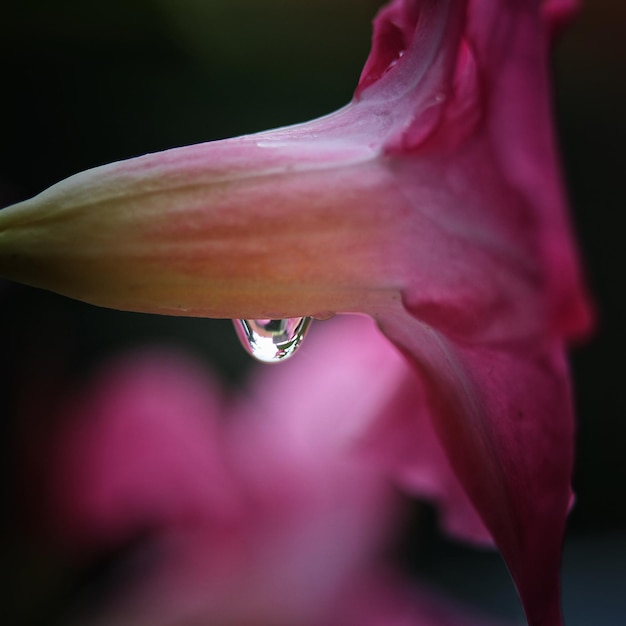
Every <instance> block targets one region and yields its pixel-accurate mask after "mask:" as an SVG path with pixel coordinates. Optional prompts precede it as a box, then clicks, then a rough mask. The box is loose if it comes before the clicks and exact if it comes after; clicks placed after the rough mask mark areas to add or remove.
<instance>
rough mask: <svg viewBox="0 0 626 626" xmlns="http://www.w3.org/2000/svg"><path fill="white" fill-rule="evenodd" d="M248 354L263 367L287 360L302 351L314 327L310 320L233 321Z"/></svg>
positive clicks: (302, 318) (307, 318)
mask: <svg viewBox="0 0 626 626" xmlns="http://www.w3.org/2000/svg"><path fill="white" fill-rule="evenodd" d="M233 323H234V325H235V331H236V332H237V336H238V337H239V340H240V341H241V344H242V345H243V347H244V348H245V349H246V351H247V352H248V353H249V354H251V355H252V356H253V357H254V358H255V359H257V360H259V361H262V362H263V363H277V362H279V361H284V360H285V359H288V358H289V357H290V356H291V355H292V354H294V353H295V351H296V350H297V349H298V348H299V347H300V345H301V344H302V341H303V340H304V337H305V335H306V333H307V331H308V329H309V326H310V325H311V318H310V317H287V318H284V319H261V320H233Z"/></svg>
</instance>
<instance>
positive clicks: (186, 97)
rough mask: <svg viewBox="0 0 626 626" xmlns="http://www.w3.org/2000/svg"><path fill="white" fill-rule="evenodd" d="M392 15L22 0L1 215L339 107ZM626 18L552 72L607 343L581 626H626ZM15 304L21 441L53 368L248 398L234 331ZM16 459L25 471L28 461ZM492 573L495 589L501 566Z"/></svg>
mask: <svg viewBox="0 0 626 626" xmlns="http://www.w3.org/2000/svg"><path fill="white" fill-rule="evenodd" d="M380 4H381V2H379V1H377V0H358V1H357V0H316V1H315V2H313V1H312V0H311V1H306V0H301V1H294V0H266V1H263V2H261V1H260V0H212V1H208V0H206V1H203V0H110V1H109V2H106V3H86V2H80V1H78V0H58V1H50V0H24V1H22V2H19V3H17V2H13V3H11V4H9V5H8V6H6V7H4V9H3V18H2V20H1V21H0V60H1V63H2V74H1V83H0V84H1V88H0V89H1V94H2V95H1V96H0V114H1V115H0V120H1V122H0V123H1V125H2V133H1V143H0V146H1V147H0V206H3V205H6V204H10V203H11V202H14V201H17V200H20V199H24V198H27V197H29V196H32V195H34V194H35V193H37V192H39V191H41V190H43V189H44V188H45V187H47V186H49V185H50V184H52V183H54V182H56V181H58V180H60V179H62V178H65V177H67V176H69V175H70V174H73V173H75V172H77V171H80V170H83V169H86V168H88V167H91V166H95V165H99V164H102V163H105V162H108V161H113V160H118V159H124V158H128V157H132V156H136V155H139V154H143V153H146V152H150V151H156V150H162V149H165V148H169V147H173V146H177V145H183V144H188V143H196V142H200V141H206V140H211V139H218V138H223V137H228V136H232V135H237V134H241V133H246V132H252V131H257V130H262V129H266V128H271V127H274V126H279V125H285V124H289V123H293V122H298V121H304V120H306V119H309V118H312V117H315V116H318V115H322V114H324V113H327V112H330V111H331V110H333V109H336V108H338V107H339V106H342V105H343V104H345V103H346V102H347V101H348V100H349V99H350V97H351V94H352V91H353V89H354V86H355V84H356V81H357V78H358V75H359V73H360V70H361V67H362V64H363V61H364V59H365V57H366V55H367V52H368V49H369V40H370V34H371V31H370V20H371V17H372V16H373V14H374V13H375V11H376V9H377V7H378V6H379V5H380ZM625 7H626V5H625V4H624V3H622V2H619V1H617V0H590V1H589V2H588V6H587V7H586V8H585V9H584V11H583V12H582V14H581V16H580V18H579V19H578V21H577V22H576V23H575V24H574V25H573V26H572V27H571V28H570V29H569V30H568V31H567V32H566V33H565V34H564V36H563V37H562V39H561V41H560V42H559V45H558V47H557V49H556V55H555V59H554V71H555V86H556V93H555V105H556V113H557V123H558V131H559V136H560V140H561V145H562V150H563V158H564V166H565V173H566V177H567V181H568V186H569V190H570V195H571V200H572V205H573V219H574V223H575V227H576V231H577V233H578V237H579V241H580V244H581V248H582V251H583V256H584V258H585V263H586V268H587V271H588V278H589V284H590V286H591V291H592V293H593V294H594V297H595V298H596V306H597V315H598V326H597V332H596V334H595V336H594V337H593V339H592V340H591V341H590V342H589V343H588V344H587V345H584V346H580V347H578V348H577V349H576V350H575V351H574V352H573V357H572V361H573V369H574V377H575V382H576V394H577V405H578V414H579V435H578V465H577V470H576V477H575V489H576V492H577V495H578V501H577V506H576V508H575V510H574V513H573V515H572V518H571V524H570V529H571V530H570V537H569V541H568V550H567V552H566V559H565V576H564V581H565V582H564V588H565V603H566V608H567V609H568V611H567V612H568V616H569V621H568V623H569V624H572V625H576V624H581V625H582V624H590V623H594V624H622V623H626V605H625V600H624V598H622V593H623V591H624V590H625V589H626V564H625V563H624V559H626V486H625V485H626V458H625V455H624V452H623V447H624V444H625V442H626V411H625V408H626V401H625V394H624V389H625V388H626V381H624V380H623V379H622V376H623V372H624V370H625V369H626V368H625V367H624V354H625V350H626V345H625V337H624V332H623V320H624V318H625V316H626V306H625V303H626V297H625V289H624V285H625V282H626V281H625V279H624V270H625V269H626V263H625V261H626V253H625V251H626V243H625V242H624V232H625V231H624V226H625V220H624V210H625V209H626V203H625V199H626V193H625V192H624V184H625V182H626V171H625V165H626V159H625V158H624V150H625V146H626V120H625V113H626V43H625V41H626V37H625V36H624V26H625V25H626V8H625ZM5 293H6V294H7V297H8V303H5V304H3V307H4V308H3V310H2V312H1V313H0V322H1V323H2V325H3V332H4V338H3V339H2V340H1V342H0V344H1V345H0V347H1V348H2V353H3V355H4V356H3V362H4V363H3V365H2V366H1V368H2V372H3V374H4V376H3V382H2V389H3V393H4V396H3V397H4V401H3V403H2V404H3V406H4V410H5V412H6V419H5V420H4V426H3V428H4V429H5V431H6V434H7V435H8V437H6V438H5V440H6V441H8V442H11V441H14V440H15V439H16V437H17V438H18V439H19V435H20V433H22V432H23V429H24V427H23V425H18V424H15V423H13V422H12V421H11V416H12V415H15V413H16V405H17V404H19V402H20V401H19V400H18V399H16V398H17V395H18V394H16V389H17V388H21V387H20V386H22V387H24V386H27V385H30V386H31V387H32V386H36V385H43V386H44V387H43V388H44V389H45V390H47V391H50V390H53V389H55V385H54V381H53V382H50V378H51V372H54V376H52V378H53V379H54V378H55V376H56V377H57V378H58V379H59V380H60V379H61V378H63V379H64V380H66V379H68V378H69V379H71V380H74V381H76V382H78V381H79V379H80V378H82V377H84V376H86V375H87V374H88V373H89V372H90V370H91V369H92V368H93V367H95V366H96V365H97V364H98V363H100V362H101V361H102V359H104V358H106V357H108V356H111V355H113V354H116V353H118V352H120V351H123V350H125V349H126V348H128V347H130V346H134V345H141V344H144V343H153V342H159V343H174V344H176V345H182V346H184V347H185V348H186V349H188V350H190V351H192V352H194V353H195V354H199V355H200V356H201V357H202V358H204V359H206V360H207V361H209V362H211V363H212V364H213V365H214V366H215V367H216V368H218V369H219V370H220V372H221V373H222V374H223V376H224V378H225V380H226V381H228V382H230V383H233V384H236V383H237V381H238V380H240V379H241V377H242V376H244V375H245V373H246V370H247V368H249V367H250V366H251V365H250V362H249V361H248V359H247V358H246V357H245V355H244V354H243V352H242V351H241V350H240V349H239V346H238V345H237V342H236V339H235V337H234V334H233V333H232V332H231V329H230V326H229V322H224V321H213V320H187V319H173V318H162V317H156V316H145V315H137V314H127V313H121V312H116V311H106V310H102V309H96V308H93V307H89V306H87V305H83V304H80V303H75V302H70V301H68V300H65V299H64V298H61V297H58V296H54V295H51V294H46V293H42V292H39V291H36V290H31V289H27V288H24V287H18V286H8V287H7V288H6V289H5ZM25 381H26V382H25ZM45 381H47V382H45ZM59 384H60V383H59ZM50 392H51V393H54V391H50ZM59 393H60V392H59ZM35 395H36V394H35ZM43 395H45V394H43ZM42 397H43V396H42ZM33 402H34V403H36V400H33ZM5 448H6V454H5V459H7V463H6V465H7V472H8V473H9V474H10V473H11V471H12V468H14V466H15V463H16V459H15V458H14V457H15V448H14V447H12V445H11V443H8V444H7V445H5ZM13 495H16V494H13ZM17 495H18V496H19V495H20V494H17ZM435 543H436V544H437V546H438V548H437V550H436V551H435V549H434V548H433V551H432V552H429V551H428V550H426V551H425V553H424V554H422V555H421V558H422V562H423V563H425V566H424V567H425V569H427V570H429V575H430V576H432V578H433V579H434V580H436V581H440V582H441V583H442V584H444V585H448V584H449V585H451V586H452V587H455V588H456V590H457V594H458V595H459V596H460V597H463V598H466V599H470V600H471V601H476V602H478V603H482V604H484V605H491V606H492V607H495V609H494V610H495V611H496V613H501V614H516V610H517V609H516V608H513V609H509V606H510V605H512V604H514V601H513V600H511V594H510V589H506V590H501V589H502V588H501V583H500V582H492V584H493V585H494V586H492V587H491V588H490V589H488V590H487V591H485V590H484V588H483V587H484V585H482V586H480V585H479V584H476V585H475V586H476V589H474V588H473V585H472V584H471V580H470V579H469V578H468V577H467V575H465V578H464V577H463V576H464V574H463V571H464V569H463V568H462V567H461V568H459V567H458V563H459V562H464V561H467V562H469V561H471V560H472V559H477V560H478V561H480V562H482V561H481V560H482V559H485V558H486V557H485V556H484V555H479V554H472V553H469V552H467V553H466V552H464V551H462V550H459V549H457V548H455V547H454V546H448V545H447V544H441V545H440V544H439V543H437V542H435ZM35 560H36V559H35ZM483 565H484V571H485V572H490V571H492V570H493V572H495V573H494V574H493V576H494V577H495V579H497V581H499V579H500V574H501V570H500V569H498V568H499V567H500V566H499V565H494V564H493V562H492V561H491V560H488V561H487V560H486V561H485V562H484V564H483ZM453 569H454V571H452V570H453ZM457 570H458V571H457ZM468 571H471V568H470V570H468ZM487 575H488V574H485V576H487ZM30 582H31V581H30V580H29V584H30ZM481 582H482V581H481ZM33 584H35V583H33ZM498 585H500V586H498ZM33 589H37V587H36V586H35V587H33ZM481 589H482V590H481ZM620 590H621V591H620ZM620 614H621V615H622V617H620Z"/></svg>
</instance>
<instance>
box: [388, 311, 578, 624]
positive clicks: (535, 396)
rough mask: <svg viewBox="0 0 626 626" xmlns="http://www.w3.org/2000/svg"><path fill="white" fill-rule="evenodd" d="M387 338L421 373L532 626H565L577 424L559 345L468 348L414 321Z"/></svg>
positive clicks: (448, 446)
mask: <svg viewBox="0 0 626 626" xmlns="http://www.w3.org/2000/svg"><path fill="white" fill-rule="evenodd" d="M398 322H399V320H396V321H395V323H394V324H393V325H389V326H388V327H387V328H386V330H387V333H388V335H389V336H390V337H391V338H393V339H394V340H395V341H396V342H397V343H398V345H400V346H402V347H403V349H404V350H405V351H406V352H407V353H408V354H409V356H410V358H411V359H412V360H413V361H414V363H415V364H416V366H417V367H418V370H419V372H420V373H421V375H422V377H423V379H424V381H425V387H426V389H427V393H428V403H429V406H430V409H431V417H432V419H433V421H434V426H435V430H436V431H437V433H438V435H439V437H440V440H441V442H442V444H443V446H444V448H445V450H446V452H447V455H448V458H449V460H450V463H451V465H452V467H453V468H454V471H455V472H456V475H457V476H458V478H459V480H460V482H461V484H462V485H463V487H464V488H465V490H466V492H467V494H468V496H469V497H470V499H471V501H472V503H473V505H474V506H475V507H476V509H477V510H478V512H479V514H480V516H481V517H482V520H483V521H484V523H485V525H486V526H487V528H488V529H489V531H490V532H491V534H492V536H493V538H494V540H495V542H496V544H497V545H498V547H499V548H500V550H501V552H502V554H503V556H504V558H505V560H506V562H507V564H508V566H509V568H510V570H511V573H512V575H513V578H514V580H515V583H516V585H517V587H518V590H519V593H520V596H521V599H522V602H523V604H524V607H525V610H526V613H527V616H528V620H529V624H532V625H537V626H540V625H555V624H560V623H561V622H560V608H559V583H558V580H559V564H560V552H561V547H562V538H563V531H564V525H565V518H566V515H567V511H568V506H569V502H570V486H569V485H570V480H571V472H572V450H573V442H572V435H573V420H572V413H571V401H570V390H569V384H568V378H567V367H566V365H565V362H564V359H563V352H562V348H561V346H560V345H559V344H558V342H554V341H549V340H546V341H544V342H528V343H526V342H522V343H519V344H517V345H509V346H502V347H489V346H480V345H470V344H465V345H464V344H462V343H460V342H454V341H451V340H449V339H447V338H446V337H445V336H444V335H442V334H441V333H439V332H437V331H436V330H434V329H432V328H429V327H427V326H423V325H421V324H419V323H417V322H413V323H411V322H410V320H405V324H404V329H403V330H401V326H402V325H401V324H400V323H398Z"/></svg>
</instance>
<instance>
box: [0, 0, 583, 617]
mask: <svg viewBox="0 0 626 626" xmlns="http://www.w3.org/2000/svg"><path fill="white" fill-rule="evenodd" d="M572 5H573V3H572V2H567V1H563V0H545V1H541V0H439V1H435V0H394V1H393V2H391V3H390V4H389V5H388V6H386V7H385V8H384V9H383V10H382V11H381V12H380V14H379V15H378V17H377V18H376V22H375V31H374V41H373V47H372V52H371V54H370V57H369V59H368V60H367V63H366V65H365V69H364V70H363V73H362V75H361V79H360V81H359V85H358V87H357V90H356V94H355V96H354V99H353V100H352V102H351V103H350V104H348V105H347V106H346V107H345V108H343V109H341V110H340V111H337V112H336V113H334V114H331V115H329V116H326V117H324V118H321V119H318V120H314V121H312V122H308V123H305V124H301V125H297V126H293V127H288V128H282V129H278V130H274V131H269V132H265V133H259V134H256V135H250V136H245V137H240V138H236V139H229V140H225V141H220V142H215V143H209V144H201V145H196V146H190V147H185V148H180V149H175V150H170V151H166V152H163V153H159V154H153V155H147V156H144V157H141V158H138V159H132V160H130V161H125V162H121V163H113V164H110V165H106V166H104V167H101V168H96V169H94V170H90V171H88V172H84V173H81V174H78V175H76V176H74V177H71V178H69V179H68V180H66V181H63V182H61V183H59V184H57V185H55V186H53V187H51V188H50V189H48V190H47V191H45V192H43V193H42V194H40V195H39V196H37V197H36V198H33V199H32V200H29V201H27V202H24V203H21V204H18V205H15V206H13V207H10V208H8V209H6V210H5V211H3V212H2V213H0V272H2V273H3V274H4V275H6V276H7V277H10V278H13V279H16V280H21V281H23V282H26V283H29V284H33V285H36V286H41V287H45V288H48V289H53V290H56V291H59V292H60V293H64V294H66V295H70V296H73V297H76V298H80V299H83V300H86V301H88V302H93V303H95V304H100V305H104V306H111V307H115V308H122V309H129V310H141V311H150V312H160V313H171V314H178V315H198V316H209V317H234V318H253V319H254V318H277V317H296V316H304V315H315V314H319V313H326V312H363V313H367V314H369V315H371V316H372V317H374V318H375V320H376V321H377V322H378V324H379V326H380V328H381V329H382V331H383V332H384V333H385V334H386V336H387V337H388V338H389V339H390V340H391V341H392V342H393V343H395V344H396V345H397V346H398V347H399V348H400V349H401V350H402V351H403V353H404V354H405V355H406V357H407V358H408V359H409V361H410V362H411V363H412V364H413V365H414V367H415V372H416V376H417V379H419V382H416V383H415V384H416V385H420V388H421V389H423V399H422V400H421V401H420V402H419V403H417V404H416V406H415V407H414V412H413V413H412V414H411V413H403V414H401V416H400V417H398V418H397V419H398V420H400V419H401V420H402V433H403V436H402V437H400V440H403V441H411V440H414V439H415V440H417V441H419V439H418V428H419V421H420V419H421V417H420V416H421V415H422V413H423V412H425V411H426V412H427V413H428V415H429V418H430V419H431V420H432V423H433V426H434V430H435V432H436V439H437V441H438V444H439V445H441V447H442V449H443V450H444V451H445V454H446V456H447V458H448V459H449V462H450V465H451V468H452V473H453V475H454V476H455V477H456V479H458V481H459V483H460V485H461V487H462V491H463V492H464V494H466V496H467V497H468V499H469V501H470V502H471V503H472V506H473V508H474V509H475V510H476V511H477V512H478V515H479V517H480V519H481V520H482V522H481V523H482V524H484V526H485V527H486V528H487V529H488V530H489V532H490V534H491V535H492V536H493V538H494V540H495V542H496V544H497V545H498V546H499V548H500V550H501V551H502V554H503V556H504V558H505V560H506V561H507V563H508V565H509V568H510V570H511V573H512V576H513V578H514V580H515V582H516V585H517V587H518V590H519V593H520V595H521V598H522V601H523V603H524V606H525V610H526V613H527V616H528V620H529V623H530V624H531V625H532V626H546V625H550V626H552V625H557V624H560V623H561V616H560V608H559V599H558V598H559V593H558V570H559V560H560V550H561V543H562V538H563V531H564V524H565V518H566V515H567V510H568V507H569V503H570V498H571V494H570V487H569V485H570V475H571V471H572V431H573V420H572V408H571V397H570V389H569V381H568V373H567V364H566V361H565V355H564V347H565V343H566V342H567V341H568V340H570V339H572V338H573V337H576V336H579V335H581V334H583V333H584V332H586V330H587V329H588V327H589V318H590V315H589V311H588V308H587V304H586V298H585V293H584V291H583V288H582V285H581V279H580V270H579V267H578V263H577V259H576V253H575V250H574V247H573V243H572V240H571V235H570V229H569V226H568V221H567V215H566V205H565V202H564V198H563V191H562V188H561V182H560V176H559V171H558V163H557V155H556V151H555V146H554V140H553V132H552V128H551V122H550V106H549V98H548V78H547V54H548V48H549V34H550V32H551V31H552V30H554V28H555V27H556V26H558V25H559V24H560V23H561V22H562V20H563V18H564V16H565V15H566V14H567V13H569V12H571V9H572ZM381 429H382V426H381ZM387 434H388V433H387V431H386V430H384V429H382V430H381V437H383V436H385V437H386V436H387ZM420 463H421V461H420V458H419V457H418V455H417V454H414V453H413V452H412V451H410V450H409V451H405V453H404V454H402V455H399V456H398V457H397V463H396V464H395V468H394V471H395V472H396V475H397V477H398V479H399V480H401V481H402V482H403V484H404V485H405V487H407V488H409V489H411V488H413V489H415V490H417V489H418V488H419V487H420V486H421V485H420V481H419V480H418V479H417V478H416V476H418V475H419V472H417V470H416V467H417V466H418V465H419V464H420Z"/></svg>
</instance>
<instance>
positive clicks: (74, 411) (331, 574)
mask: <svg viewBox="0 0 626 626" xmlns="http://www.w3.org/2000/svg"><path fill="white" fill-rule="evenodd" d="M316 331H317V333H316V332H315V331H314V332H313V337H312V338H311V341H310V344H311V345H310V350H309V351H308V353H307V355H306V358H303V359H301V360H297V361H293V362H291V363H289V364H286V365H285V366H284V367H281V368H268V369H267V370H265V371H262V372H260V374H259V375H258V376H257V377H256V378H255V379H254V381H253V385H252V386H251V388H250V389H249V390H248V393H247V395H245V396H239V397H238V399H237V402H232V403H228V402H227V401H226V398H224V397H220V396H221V394H220V393H219V391H218V389H217V388H216V387H215V386H214V384H213V383H212V380H211V379H210V378H209V377H208V376H207V374H206V373H205V372H204V371H202V370H201V368H199V367H198V366H196V365H194V364H193V363H190V362H188V361H187V360H185V359H183V358H181V357H176V356H174V355H168V354H164V353H147V354H144V355H141V356H135V357H133V358H128V359H127V360H126V361H125V362H122V363H118V364H114V365H113V366H111V367H109V368H108V370H106V371H105V372H104V373H103V374H102V375H101V376H100V377H99V378H98V379H96V381H95V382H94V384H93V385H92V386H91V388H89V389H87V390H86V391H85V393H84V394H83V396H82V397H81V398H78V399H76V400H75V401H74V402H73V404H72V406H71V407H70V408H69V409H68V412H67V413H65V417H64V421H63V428H62V430H61V431H59V432H58V433H57V442H56V445H55V446H54V448H53V449H55V453H54V454H53V458H52V459H51V461H52V463H51V467H53V468H55V469H54V470H53V475H52V477H51V479H50V483H49V488H50V491H51V494H52V499H51V504H52V508H51V512H52V513H53V515H54V518H55V520H56V523H55V527H56V531H55V536H56V538H57V540H58V539H63V543H64V544H65V545H66V546H67V547H68V548H71V549H72V550H73V551H74V552H75V553H77V555H78V556H79V557H80V558H84V555H85V554H89V553H90V552H93V551H94V550H95V551H97V550H102V549H106V548H109V549H111V548H115V547H116V546H119V545H124V544H125V543H127V542H128V541H129V539H130V538H133V537H136V536H138V535H139V536H140V535H141V533H144V536H147V537H148V539H147V541H145V542H144V548H143V551H141V554H142V557H143V558H142V559H141V560H139V565H135V567H136V569H135V571H134V572H133V571H132V570H131V571H130V575H129V574H128V573H127V575H126V576H125V577H124V578H123V580H124V581H125V584H124V587H123V588H122V589H119V590H118V593H117V594H116V595H115V596H114V597H113V601H112V602H111V604H110V605H109V606H107V607H105V608H104V610H103V611H102V612H98V611H96V613H95V614H93V612H92V614H87V615H84V616H80V620H79V621H80V623H81V624H86V623H89V624H92V623H93V624H101V623H108V624H116V625H120V626H122V625H124V624H133V626H140V625H142V624H150V625H152V626H159V625H174V624H196V623H197V624H200V623H202V624H229V625H231V624H233V625H234V624H237V625H239V624H272V625H273V626H279V625H282V624H284V625H285V626H287V625H289V626H294V625H300V624H301V625H309V624H310V625H322V624H323V625H328V626H330V625H331V624H333V625H334V624H337V626H339V625H341V626H350V625H352V624H353V625H354V626H365V625H366V624H367V625H369V624H371V625H372V626H377V625H380V626H383V625H384V626H393V625H394V624H398V625H401V624H420V625H422V626H424V625H428V624H433V625H435V624H437V625H441V624H444V623H445V624H451V625H452V624H454V625H455V626H460V625H467V626H471V625H472V624H476V625H477V624H478V623H480V624H483V625H484V624H485V622H484V621H481V622H478V621H475V620H473V619H472V618H471V617H469V616H465V615H463V614H462V613H460V612H457V611H456V610H455V609H454V608H452V607H451V606H450V605H448V604H445V603H443V602H442V601H441V600H438V599H437V598H436V597H435V596H433V595H432V594H430V593H427V592H425V591H424V590H419V589H418V588H417V587H416V586H414V585H410V584H409V583H408V581H405V580H402V579H401V577H400V576H399V574H398V573H396V572H393V570H392V569H391V564H390V563H388V562H387V559H386V558H385V548H386V547H388V544H389V539H390V537H392V536H393V533H394V531H395V530H396V529H397V528H398V521H399V519H400V520H401V517H400V518H399V514H400V513H401V509H400V502H399V498H398V494H397V492H396V491H394V489H393V486H392V484H391V483H390V481H389V480H388V479H387V476H386V466H387V465H388V463H387V460H386V458H385V457H386V455H385V450H378V449H377V444H376V442H369V443H368V442H367V441H366V439H367V431H368V430H369V425H370V422H372V421H377V420H378V419H380V417H381V415H383V416H384V415H385V414H386V413H387V411H388V408H389V407H390V406H394V405H396V406H397V402H398V400H400V402H404V401H405V400H407V399H408V398H410V397H413V399H414V400H415V402H419V401H420V400H419V395H420V394H419V390H417V389H416V388H415V386H414V385H413V382H412V378H413V377H412V373H411V371H410V368H409V366H408V364H407V363H406V362H405V360H404V359H403V358H402V357H401V356H400V355H399V354H398V353H397V351H396V350H395V349H394V348H393V347H392V346H391V345H390V344H389V343H388V342H387V341H386V340H385V339H384V338H383V337H382V336H381V335H380V333H378V332H377V331H376V329H375V327H374V326H373V324H372V323H371V322H370V321H369V320H366V319H365V318H360V319H358V318H357V319H355V320H347V319H345V320H335V321H333V322H330V323H328V324H326V325H324V326H323V327H320V328H318V329H316ZM333 348H337V349H339V350H340V355H339V358H338V359H337V360H335V361H332V362H329V361H328V358H327V355H328V351H329V350H331V349H333ZM379 371H380V376H377V375H376V374H377V372H379ZM303 380H306V381H309V383H310V384H311V385H312V386H313V389H312V391H314V393H302V381H303ZM406 406H407V407H408V406H409V405H406ZM423 430H424V433H425V435H426V436H427V437H428V436H429V435H428V430H429V428H428V423H427V422H426V423H425V424H424V425H423ZM430 460H431V463H430V464H429V466H428V468H425V469H426V471H423V472H422V474H423V475H424V478H425V481H426V482H427V483H430V484H431V486H436V485H439V486H440V487H443V486H444V485H447V484H448V481H449V480H450V479H451V478H450V476H451V474H450V470H449V466H448V464H447V461H446V460H445V456H443V455H440V456H436V455H433V454H431V455H430ZM451 480H454V479H453V478H452V479H451ZM426 491H429V489H426ZM435 491H437V487H435ZM429 495H431V496H433V495H434V497H435V498H436V499H438V498H439V496H438V495H436V494H435V492H434V491H433V490H432V489H430V494H429ZM441 496H442V497H444V496H443V491H442V492H441ZM448 497H449V496H448ZM450 505H451V506H452V507H453V508H455V514H456V515H459V516H460V518H462V519H466V520H467V522H468V523H470V524H473V523H475V520H472V517H474V518H475V517H476V514H475V513H474V512H473V511H472V510H471V507H470V508H465V507H466V503H465V502H464V501H463V500H461V501H459V502H456V501H455V500H454V498H451V501H450ZM122 575H123V571H122Z"/></svg>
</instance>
